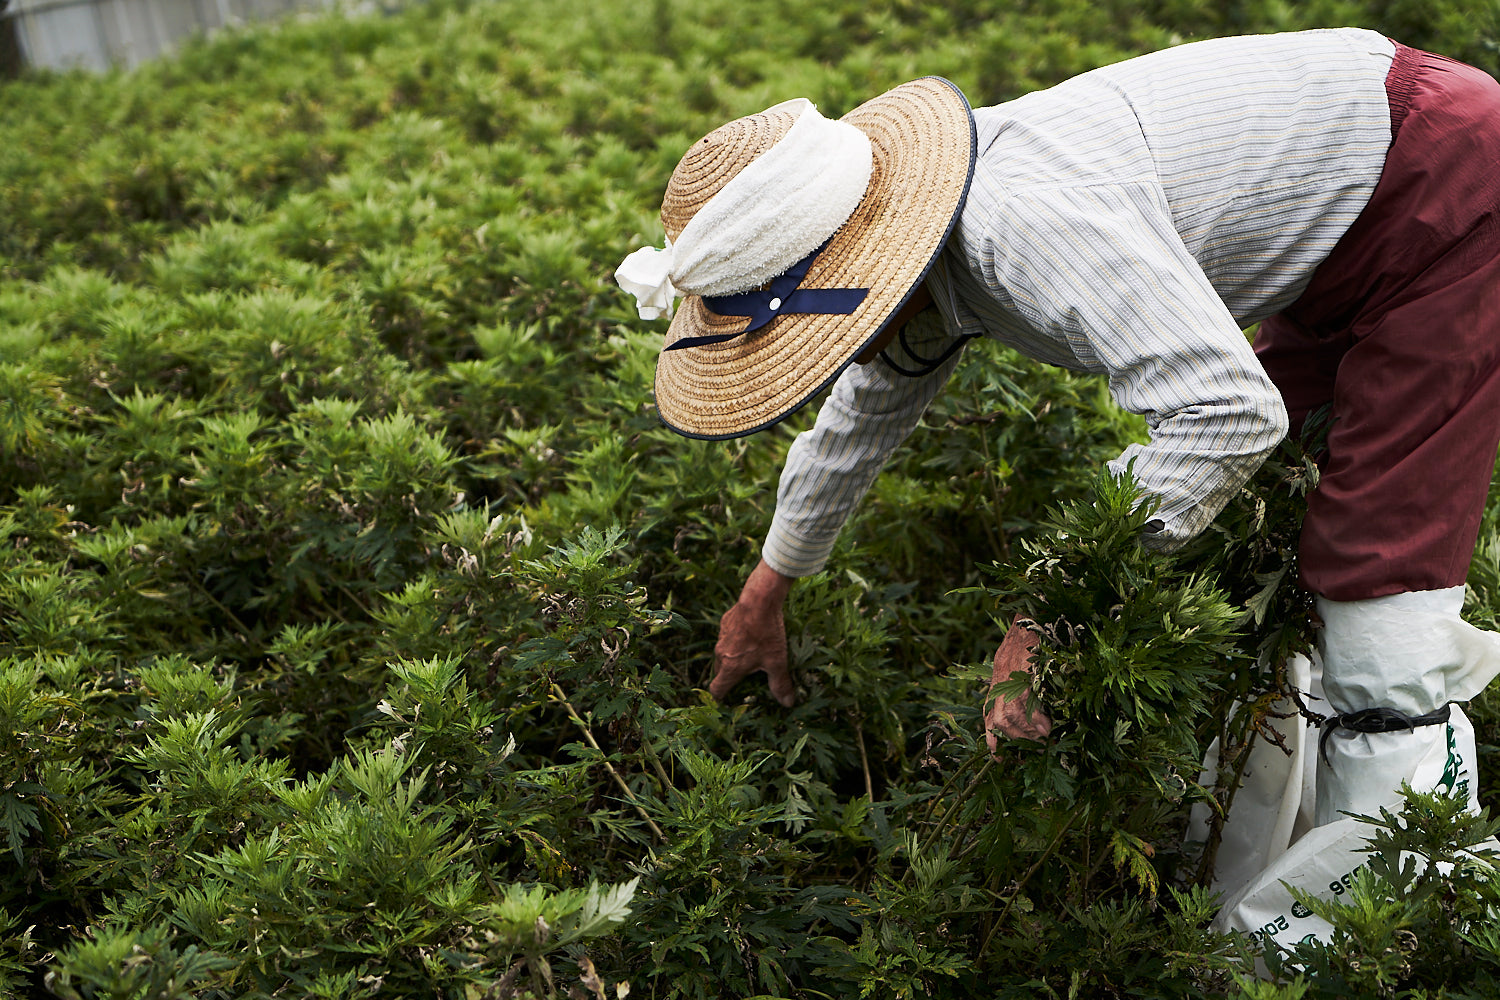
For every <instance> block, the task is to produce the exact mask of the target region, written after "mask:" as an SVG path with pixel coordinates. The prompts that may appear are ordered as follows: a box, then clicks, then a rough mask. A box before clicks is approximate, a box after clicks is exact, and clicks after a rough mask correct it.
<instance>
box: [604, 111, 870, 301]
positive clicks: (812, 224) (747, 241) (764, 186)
mask: <svg viewBox="0 0 1500 1000" xmlns="http://www.w3.org/2000/svg"><path fill="white" fill-rule="evenodd" d="M769 110H770V111H794V112H796V114H797V120H796V121H795V122H794V123H793V124H792V127H791V128H790V129H788V130H787V132H786V134H785V135H783V136H782V137H781V139H780V140H779V141H778V142H777V143H776V144H775V145H774V146H772V147H771V148H770V149H768V150H766V151H765V152H764V153H762V154H761V155H760V156H758V157H756V158H755V159H754V160H752V161H751V162H750V163H749V164H748V165H747V166H746V167H745V168H744V169H742V170H741V171H740V172H739V173H738V174H736V175H735V176H734V177H732V178H731V179H730V180H729V182H728V183H726V184H725V185H724V186H723V187H722V188H720V189H719V191H718V193H717V194H715V195H714V196H713V197H712V198H710V199H709V200H708V202H707V204H705V205H704V206H703V207H702V208H700V209H699V210H698V212H697V213H696V214H695V215H694V216H693V218H692V219H691V220H690V221H689V222H688V224H687V226H685V227H684V228H683V230H682V232H681V233H680V234H678V238H677V241H676V242H675V243H674V242H672V241H671V240H668V241H667V242H666V246H665V247H664V248H662V249H657V248H655V247H642V248H641V249H639V250H637V251H635V252H634V253H632V254H631V255H630V256H628V257H626V258H625V260H624V262H622V263H621V264H620V266H619V267H618V268H617V269H616V270H615V280H616V281H617V282H619V284H620V287H621V288H623V289H625V291H627V292H630V293H631V294H632V295H634V296H635V297H636V308H637V310H638V311H639V312H640V315H641V318H642V319H656V318H657V317H659V316H661V315H663V314H665V315H667V316H670V315H671V314H672V300H673V299H674V298H675V297H676V296H677V295H680V294H682V293H683V292H687V293H690V294H693V295H731V294H734V293H736V292H744V291H748V290H750V289H752V288H756V287H758V286H760V285H763V284H765V283H766V282H767V281H770V280H771V279H772V278H774V277H776V276H777V275H779V274H783V273H784V272H785V271H786V270H787V269H788V268H790V267H791V266H792V265H793V264H795V263H797V262H798V261H799V260H801V259H802V258H803V257H806V256H807V255H808V254H809V253H811V252H812V251H814V250H816V249H817V248H818V247H819V246H821V245H822V244H823V243H824V242H825V241H827V240H828V238H829V237H831V236H832V235H833V234H834V233H836V232H838V230H839V227H840V226H842V225H843V224H844V223H845V222H846V221H848V219H849V216H851V215H853V214H854V210H855V209H856V208H858V207H859V203H860V201H861V200H862V199H863V198H864V196H865V189H866V188H868V187H869V184H870V176H871V174H872V173H873V170H874V152H873V150H872V148H871V145H870V139H869V137H868V136H866V135H865V134H864V132H862V131H860V130H859V129H858V128H856V127H855V126H853V125H849V124H847V123H845V122H841V121H831V120H829V119H827V118H824V117H823V116H822V115H820V114H818V110H817V108H816V107H814V106H813V104H812V102H811V101H808V100H806V99H805V98H797V99H796V100H791V101H786V102H784V103H782V104H778V105H776V106H775V107H773V108H770V109H769Z"/></svg>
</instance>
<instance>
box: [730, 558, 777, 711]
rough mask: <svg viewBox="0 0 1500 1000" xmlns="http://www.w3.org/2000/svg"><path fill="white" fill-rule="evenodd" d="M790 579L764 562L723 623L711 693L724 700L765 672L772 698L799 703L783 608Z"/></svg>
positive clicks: (753, 574) (746, 583)
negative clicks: (741, 684) (790, 667)
mask: <svg viewBox="0 0 1500 1000" xmlns="http://www.w3.org/2000/svg"><path fill="white" fill-rule="evenodd" d="M791 583H792V578H791V577H788V576H782V575H781V574H780V573H778V572H776V571H775V570H773V569H771V567H770V566H768V565H766V564H765V563H764V562H761V563H760V565H758V566H756V567H755V569H754V571H753V572H751V574H750V577H749V579H747V580H746V581H745V588H744V590H742V591H741V592H740V599H739V600H738V601H737V602H736V603H735V605H734V607H732V608H730V609H729V610H728V611H726V612H725V613H724V617H723V618H722V619H720V621H719V641H718V643H717V644H716V645H715V646H714V675H713V678H712V679H711V680H710V681H709V682H708V693H709V694H711V695H713V696H714V697H715V698H717V699H719V700H720V701H723V700H724V698H725V697H727V696H728V694H729V692H730V691H731V690H733V689H734V686H735V685H736V684H738V683H739V682H740V681H742V680H744V679H745V678H746V677H748V676H749V675H750V674H753V673H756V672H758V671H764V672H765V674H766V679H767V680H768V681H769V682H770V685H771V694H772V696H773V697H775V699H776V700H777V701H779V702H780V703H781V704H782V705H783V706H785V707H786V708H791V707H792V706H793V705H795V704H797V692H796V688H795V687H794V686H793V685H792V675H791V671H790V670H788V669H787V648H786V625H785V624H784V623H783V620H782V615H781V609H782V605H783V604H784V603H785V601H786V593H787V590H788V589H790V587H791Z"/></svg>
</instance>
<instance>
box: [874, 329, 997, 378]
mask: <svg viewBox="0 0 1500 1000" xmlns="http://www.w3.org/2000/svg"><path fill="white" fill-rule="evenodd" d="M899 336H900V340H901V349H902V350H903V351H905V352H906V356H907V357H908V358H911V359H912V360H913V361H915V362H917V363H918V364H920V365H925V366H926V367H924V368H922V369H921V370H919V371H912V370H910V369H907V368H902V367H901V366H900V365H898V364H896V362H894V361H892V360H891V356H890V354H889V353H888V352H886V351H881V352H880V360H882V361H884V362H885V363H886V364H888V365H890V366H891V368H892V369H894V370H895V372H896V374H898V375H905V376H906V377H907V378H921V377H922V376H924V375H931V374H932V373H933V372H935V371H937V370H938V366H939V365H941V364H942V363H943V362H944V361H947V360H948V359H949V358H951V357H953V355H954V354H956V353H958V350H959V349H960V348H961V347H963V346H964V345H965V344H967V343H968V342H969V341H971V340H973V339H974V338H975V337H977V336H979V334H977V333H966V334H964V335H963V336H962V337H959V338H958V339H957V340H955V341H954V342H953V343H951V344H949V345H948V349H947V350H945V351H944V352H943V353H942V354H939V355H938V356H937V358H936V359H935V360H933V361H928V360H927V359H926V358H923V357H919V356H918V355H917V352H916V351H913V350H912V349H911V343H910V342H908V341H907V339H906V327H904V326H903V327H902V328H901V333H900V335H899Z"/></svg>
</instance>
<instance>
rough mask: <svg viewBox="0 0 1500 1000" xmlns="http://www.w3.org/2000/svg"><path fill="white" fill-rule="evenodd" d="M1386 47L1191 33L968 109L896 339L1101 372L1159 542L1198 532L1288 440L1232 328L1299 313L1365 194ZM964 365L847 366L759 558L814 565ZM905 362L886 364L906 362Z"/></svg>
mask: <svg viewBox="0 0 1500 1000" xmlns="http://www.w3.org/2000/svg"><path fill="white" fill-rule="evenodd" d="M1393 54H1394V45H1393V44H1392V43H1391V42H1390V41H1389V40H1388V39H1386V38H1384V37H1383V36H1381V35H1379V34H1377V33H1375V32H1371V31H1366V30H1363V29H1357V28H1345V29H1325V30H1318V31H1306V32H1296V33H1289V34H1281V35H1261V36H1247V37H1239V38H1222V39H1214V40H1210V41H1203V42H1195V43H1192V44H1188V45H1183V46H1180V47H1177V48H1172V49H1167V50H1164V51H1162V52H1157V53H1153V54H1150V55H1146V56H1141V57H1138V58H1136V59H1131V60H1128V61H1126V62H1123V63H1119V64H1116V65H1113V66H1106V67H1103V68H1101V69H1097V70H1094V71H1092V72H1089V73H1085V74H1083V75H1082V76H1079V77H1075V78H1074V79H1072V80H1069V81H1067V82H1065V83H1062V84H1060V85H1058V86H1056V87H1053V88H1051V89H1049V90H1045V91H1039V92H1037V93H1033V94H1028V95H1027V96H1025V97H1022V98H1020V99H1018V100H1015V101H1011V102H1009V103H1007V104H1002V105H998V106H996V107H992V108H980V109H977V110H976V111H975V112H974V118H975V123H976V126H977V129H978V138H979V145H978V162H977V164H976V166H975V170H974V180H973V183H972V185H971V187H970V190H969V196H968V199H967V201H966V202H965V204H964V206H963V210H962V212H961V214H960V217H959V220H958V223H957V225H956V226H955V228H954V233H953V236H952V238H951V239H950V240H949V242H948V245H947V247H946V248H945V249H944V252H943V253H942V254H941V255H940V256H939V258H938V262H937V264H936V265H935V266H934V268H933V271H932V273H931V274H930V275H929V277H928V287H929V289H930V290H931V291H932V293H933V297H934V299H935V300H936V302H937V305H938V309H937V310H936V311H935V312H934V311H928V312H927V313H924V314H922V316H920V317H919V318H918V319H917V320H914V321H913V323H912V324H910V325H909V327H908V337H909V339H910V340H911V341H912V343H913V346H914V348H915V353H916V354H918V355H921V356H925V357H937V356H940V355H941V354H942V353H943V350H944V349H945V348H946V346H948V345H949V344H951V343H952V342H953V339H954V338H956V337H959V336H963V335H978V336H984V337H989V338H991V339H994V340H998V341H1000V342H1002V343H1004V344H1007V345H1010V346H1011V347H1014V348H1015V349H1016V350H1018V351H1020V352H1021V353H1023V354H1025V355H1028V356H1030V357H1032V358H1035V359H1037V360H1040V361H1043V362H1047V363H1050V364H1054V365H1060V366H1063V367H1066V368H1070V369H1074V370H1078V371H1087V372H1096V373H1099V374H1101V375H1105V376H1106V377H1107V378H1108V379H1109V388H1110V392H1111V394H1112V395H1113V396H1114V398H1115V400H1116V401H1117V402H1118V403H1119V404H1120V405H1121V406H1122V407H1124V408H1125V409H1127V410H1130V411H1131V412H1134V413H1139V414H1142V415H1143V416H1144V417H1145V420H1146V425H1147V427H1148V428H1149V431H1150V440H1149V442H1147V443H1145V444H1137V445H1131V446H1130V447H1129V448H1128V449H1126V451H1125V452H1124V454H1122V455H1121V456H1120V457H1119V458H1118V459H1116V460H1115V461H1113V462H1111V463H1110V468H1111V470H1112V471H1115V472H1117V473H1118V472H1123V471H1124V469H1125V467H1126V465H1127V463H1130V462H1132V461H1133V462H1134V463H1135V464H1134V473H1135V477H1136V479H1137V481H1138V482H1140V483H1142V484H1143V485H1144V487H1145V488H1146V489H1148V490H1149V491H1151V492H1153V493H1156V494H1158V495H1160V497H1161V498H1162V505H1161V508H1160V511H1159V514H1158V516H1159V517H1160V518H1161V519H1162V520H1163V522H1164V524H1165V528H1164V530H1163V531H1162V532H1161V533H1160V534H1158V535H1155V536H1151V539H1150V540H1151V543H1152V544H1153V547H1163V548H1169V547H1172V546H1175V545H1178V544H1181V543H1182V542H1184V541H1186V540H1187V539H1189V538H1191V537H1193V536H1194V535H1196V534H1197V533H1198V532H1200V531H1201V530H1203V528H1204V527H1206V526H1207V525H1208V523H1209V522H1210V521H1212V520H1213V518H1214V516H1215V515H1217V514H1218V512H1219V511H1220V510H1221V509H1222V508H1223V506H1224V504H1225V503H1227V502H1228V500H1229V498H1230V497H1231V496H1233V495H1234V492H1235V491H1236V490H1237V489H1239V487H1240V486H1241V485H1243V483H1244V482H1245V480H1246V479H1248V478H1249V477H1250V475H1251V474H1252V473H1253V472H1254V471H1255V470H1256V468H1258V467H1259V465H1260V463H1261V462H1262V461H1263V460H1264V458H1265V456H1266V455H1267V454H1269V453H1270V451H1271V450H1272V449H1274V448H1275V447H1276V445H1277V444H1278V443H1279V442H1280V440H1281V439H1282V438H1283V437H1284V436H1285V434H1286V428H1287V415H1286V409H1285V407H1284V406H1283V404H1282V401H1281V396H1280V394H1279V393H1278V392H1277V390H1276V388H1275V386H1274V385H1272V384H1271V381H1270V379H1268V378H1267V377H1266V374H1265V372H1264V370H1263V369H1262V368H1261V366H1260V364H1259V362H1258V361H1257V360H1256V358H1255V355H1254V353H1253V352H1252V350H1251V349H1250V345H1249V342H1248V341H1247V339H1246V337H1245V335H1244V333H1243V329H1244V327H1246V326H1248V325H1250V324H1252V323H1255V322H1258V321H1259V320H1261V319H1264V318H1265V317H1267V316H1270V315H1272V314H1274V313H1276V312H1277V311H1279V310H1280V309H1282V308H1284V307H1285V306H1287V305H1289V304H1290V303H1292V302H1293V301H1295V300H1296V298H1297V296H1298V295H1299V294H1300V293H1301V291H1302V290H1303V289H1304V288H1305V287H1306V286H1307V284H1308V281H1309V280H1310V278H1311V276H1312V272H1313V270H1314V269H1315V268H1316V267H1317V265H1318V264H1319V263H1321V262H1322V261H1323V260H1324V259H1325V258H1326V257H1327V256H1328V254H1329V252H1330V251H1331V250H1332V249H1333V246H1334V244H1335V243H1337V242H1338V240H1339V237H1340V236H1342V235H1343V233H1344V232H1345V231H1346V230H1347V229H1348V228H1349V226H1350V225H1351V224H1352V223H1353V222H1354V219H1355V217H1356V216H1357V215H1358V214H1359V212H1360V209H1361V208H1363V207H1364V205H1365V203H1366V202H1367V201H1368V200H1369V198H1370V194H1371V192H1372V191H1373V190H1374V187H1375V182H1376V181H1377V180H1378V179H1379V176H1380V171H1381V167H1382V165H1383V163H1384V160H1385V154H1386V151H1387V149H1388V148H1389V146H1390V141H1391V127H1390V111H1389V106H1388V102H1387V98H1386V91H1385V76H1386V73H1387V72H1388V71H1389V69H1390V65H1391V59H1392V56H1393ZM958 361H959V355H958V354H955V355H954V356H953V357H952V358H951V359H950V360H948V361H947V362H945V363H944V364H943V365H941V366H940V367H939V368H938V369H937V370H936V371H934V372H932V373H931V374H929V375H925V376H922V377H918V378H908V377H905V376H902V375H899V374H896V373H895V372H894V371H892V369H891V368H890V367H889V366H888V365H887V364H885V363H884V362H883V361H881V362H875V363H872V364H868V365H852V366H850V367H849V368H848V369H847V370H846V371H845V372H844V374H843V375H842V376H841V377H840V378H839V380H838V381H837V382H836V383H835V385H834V388H833V390H832V392H831V394H830V395H829V397H828V399H827V400H826V401H825V402H824V404H823V407H822V409H821V410H820V411H819V414H818V419H817V422H816V424H815V426H814V427H813V428H812V429H811V430H809V431H807V432H805V433H803V434H801V435H799V436H798V437H797V439H796V441H795V442H793V444H792V447H791V449H790V451H789V452H788V455H787V461H786V467H785V469H784V470H783V472H782V476H781V483H780V487H779V490H778V494H777V504H776V515H775V518H774V520H773V522H772V525H771V530H770V533H769V535H768V536H767V539H766V542H765V545H764V546H763V548H762V556H763V558H764V559H765V560H766V562H767V563H769V564H770V566H771V567H772V568H773V569H775V570H777V571H778V572H781V573H784V574H786V575H788V576H805V575H807V574H809V573H814V572H817V571H818V570H819V569H821V568H822V566H823V564H824V562H825V561H826V560H827V558H828V553H829V552H830V551H831V550H832V548H833V544H834V540H835V539H836V538H837V536H838V533H839V531H840V529H841V528H842V527H843V524H844V522H845V520H846V519H847V518H848V516H849V515H850V513H851V512H852V511H853V510H854V508H855V506H856V505H857V504H858V503H859V501H860V499H861V498H862V497H863V496H864V494H865V491H866V490H867V489H868V488H869V486H870V483H871V482H872V481H873V480H874V478H875V476H876V474H877V473H878V472H879V470H880V468H881V466H882V465H883V464H884V463H885V460H886V458H887V456H888V455H889V454H890V453H891V451H893V450H894V449H895V448H896V447H897V445H899V444H900V443H901V442H902V441H903V440H904V439H905V438H906V436H907V435H908V434H909V433H910V432H911V430H912V429H913V428H914V427H915V426H916V424H917V422H918V421H919V420H920V419H921V415H922V413H923V411H925V410H926V408H927V406H928V404H929V403H930V402H931V401H932V399H933V398H934V397H935V396H936V395H937V393H938V391H939V390H940V389H941V388H942V386H943V384H944V383H945V382H946V381H947V379H948V377H949V376H950V375H951V374H952V372H953V369H954V367H955V366H956V365H957V364H958ZM909 364H910V363H909V362H908V363H907V364H906V365H903V367H906V366H908V365H909Z"/></svg>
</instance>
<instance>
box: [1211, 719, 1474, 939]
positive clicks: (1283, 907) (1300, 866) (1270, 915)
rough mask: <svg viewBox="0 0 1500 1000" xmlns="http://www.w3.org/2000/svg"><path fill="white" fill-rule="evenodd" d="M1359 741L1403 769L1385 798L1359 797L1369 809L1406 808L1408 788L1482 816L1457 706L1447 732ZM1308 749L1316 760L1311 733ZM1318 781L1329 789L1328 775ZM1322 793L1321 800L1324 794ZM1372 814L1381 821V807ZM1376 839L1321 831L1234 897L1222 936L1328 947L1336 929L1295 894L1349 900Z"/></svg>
mask: <svg viewBox="0 0 1500 1000" xmlns="http://www.w3.org/2000/svg"><path fill="white" fill-rule="evenodd" d="M1356 735H1357V736H1358V737H1359V738H1360V739H1361V740H1363V741H1372V742H1373V744H1374V745H1375V746H1376V747H1377V752H1376V753H1375V754H1374V755H1373V756H1372V759H1375V758H1378V759H1380V760H1382V761H1383V762H1384V763H1385V764H1386V765H1387V766H1390V767H1392V768H1395V769H1396V770H1392V771H1387V772H1386V773H1385V776H1384V780H1383V781H1382V782H1381V784H1380V787H1381V788H1385V787H1386V786H1387V785H1389V786H1390V789H1391V790H1390V791H1388V792H1384V793H1377V791H1376V789H1374V788H1371V787H1361V788H1359V789H1356V790H1355V791H1356V792H1357V794H1358V797H1360V798H1362V799H1365V800H1368V801H1374V800H1375V799H1377V798H1380V799H1383V804H1384V805H1385V806H1386V807H1387V808H1393V807H1395V806H1396V805H1397V804H1399V802H1400V801H1401V796H1400V791H1399V789H1400V786H1401V782H1402V781H1403V780H1405V781H1406V782H1408V783H1409V784H1410V785H1411V786H1412V787H1413V788H1415V789H1418V790H1421V791H1434V790H1439V789H1441V790H1443V791H1446V792H1449V793H1452V792H1463V793H1465V794H1467V796H1468V800H1469V807H1470V808H1471V809H1478V806H1479V803H1478V799H1477V789H1478V785H1479V783H1478V781H1477V780H1476V776H1475V772H1474V760H1475V753H1474V727H1473V725H1472V724H1471V723H1470V722H1469V719H1468V716H1466V715H1464V712H1463V709H1461V708H1459V707H1458V706H1457V705H1454V706H1453V708H1452V714H1451V716H1450V718H1449V721H1448V723H1447V724H1446V725H1435V726H1422V727H1420V728H1418V729H1414V730H1409V731H1402V732H1395V733H1371V734H1364V733H1361V734H1356ZM1333 738H1338V734H1337V733H1335V734H1334V737H1333ZM1307 742H1308V743H1309V744H1311V746H1310V747H1309V749H1310V750H1311V752H1312V753H1314V754H1316V752H1317V751H1316V739H1315V734H1314V733H1313V732H1312V731H1311V730H1309V731H1308V740H1307ZM1381 744H1386V746H1384V747H1381ZM1323 766H1326V765H1323ZM1335 771H1337V768H1335ZM1361 773H1366V774H1368V773H1373V772H1361ZM1318 780H1319V781H1322V770H1321V767H1320V771H1319V778H1318ZM1319 792H1320V795H1321V793H1322V788H1321V786H1320V787H1319ZM1235 804H1236V805H1238V800H1236V803H1235ZM1368 814H1369V815H1376V816H1378V815H1379V812H1378V807H1377V809H1376V810H1375V811H1372V812H1371V813H1368ZM1232 815H1233V812H1231V816H1232ZM1373 833H1374V831H1373V829H1372V828H1371V827H1370V826H1369V824H1367V823H1361V822H1359V821H1358V820H1355V819H1352V818H1348V817H1342V818H1339V819H1336V820H1334V821H1333V822H1331V823H1325V824H1323V825H1320V826H1316V827H1313V828H1312V829H1310V830H1309V831H1307V833H1305V834H1304V835H1302V836H1301V838H1300V839H1298V840H1297V841H1296V842H1295V843H1293V844H1292V845H1291V846H1290V847H1289V848H1288V849H1286V850H1285V851H1284V852H1283V853H1281V854H1280V855H1279V856H1278V857H1276V858H1274V859H1273V860H1272V861H1271V863H1270V864H1269V865H1267V866H1266V868H1265V869H1264V870H1263V871H1261V872H1260V873H1259V874H1258V875H1256V876H1255V877H1253V878H1251V879H1250V880H1249V881H1248V882H1247V883H1246V884H1245V885H1244V886H1243V887H1242V888H1240V889H1239V891H1238V892H1234V891H1233V890H1230V891H1231V893H1232V895H1231V896H1230V897H1229V898H1227V899H1226V901H1225V902H1224V905H1223V906H1222V907H1221V908H1220V910H1219V916H1218V917H1217V919H1216V920H1215V922H1214V929H1215V930H1219V931H1225V930H1231V929H1233V930H1240V931H1245V932H1247V933H1256V932H1260V933H1264V934H1266V935H1267V936H1269V937H1270V938H1271V939H1272V940H1274V941H1275V942H1276V944H1278V945H1280V946H1281V947H1283V948H1285V947H1289V946H1290V945H1292V944H1294V943H1296V942H1298V941H1302V940H1305V939H1306V938H1307V937H1309V936H1315V937H1317V938H1319V939H1326V935H1327V933H1328V931H1329V929H1330V928H1329V925H1328V923H1327V922H1326V921H1324V920H1323V919H1322V918H1320V917H1317V916H1315V915H1314V914H1313V913H1312V912H1311V911H1310V910H1308V909H1307V908H1306V907H1305V906H1303V905H1301V904H1300V903H1298V902H1296V900H1294V899H1293V898H1292V893H1291V890H1290V889H1289V888H1288V887H1289V886H1292V887H1296V888H1298V889H1303V890H1306V891H1307V892H1309V893H1311V894H1312V895H1314V896H1318V897H1321V898H1325V899H1328V898H1336V897H1338V896H1341V895H1343V894H1344V892H1346V891H1347V889H1348V887H1349V884H1350V882H1351V881H1352V879H1353V876H1354V873H1355V872H1356V871H1357V870H1358V869H1359V868H1360V867H1361V866H1362V865H1364V864H1365V863H1366V862H1367V861H1368V860H1369V853H1368V850H1369V845H1368V841H1369V839H1370V837H1371V836H1372V835H1373Z"/></svg>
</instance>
